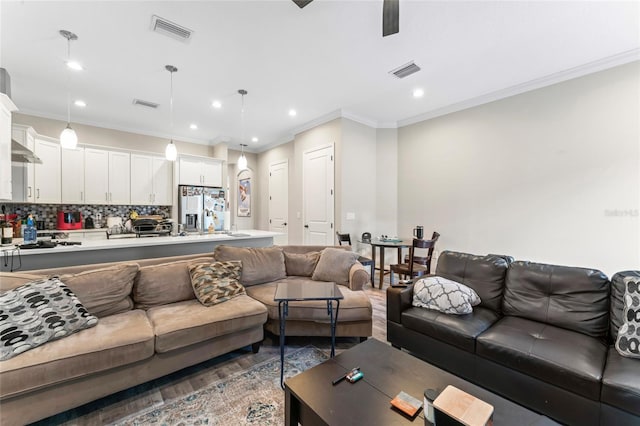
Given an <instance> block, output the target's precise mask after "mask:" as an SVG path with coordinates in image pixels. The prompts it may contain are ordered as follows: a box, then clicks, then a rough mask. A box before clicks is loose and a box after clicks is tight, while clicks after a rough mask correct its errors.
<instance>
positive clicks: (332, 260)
mask: <svg viewBox="0 0 640 426" xmlns="http://www.w3.org/2000/svg"><path fill="white" fill-rule="evenodd" d="M358 257H359V255H358V253H354V252H352V251H345V250H341V249H337V248H333V247H328V248H326V249H324V250H322V252H320V259H319V260H318V264H317V265H316V269H315V270H314V271H313V275H312V276H311V279H313V280H314V281H329V282H334V283H336V284H342V285H348V284H349V270H350V269H351V267H352V266H353V265H355V264H356V263H357V262H358Z"/></svg>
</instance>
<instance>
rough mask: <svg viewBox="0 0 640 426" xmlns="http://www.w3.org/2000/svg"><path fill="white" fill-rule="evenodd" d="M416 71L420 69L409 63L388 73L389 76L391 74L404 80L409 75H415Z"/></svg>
mask: <svg viewBox="0 0 640 426" xmlns="http://www.w3.org/2000/svg"><path fill="white" fill-rule="evenodd" d="M418 71H420V67H419V66H417V65H416V64H414V63H413V61H411V62H409V63H408V64H404V65H402V66H400V67H398V68H396V69H395V70H391V71H389V74H393V75H395V76H396V77H398V78H405V77H408V76H410V75H411V74H414V73H417V72H418Z"/></svg>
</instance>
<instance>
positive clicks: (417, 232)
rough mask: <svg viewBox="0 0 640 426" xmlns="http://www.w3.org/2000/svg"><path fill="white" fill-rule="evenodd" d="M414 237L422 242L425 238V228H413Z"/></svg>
mask: <svg viewBox="0 0 640 426" xmlns="http://www.w3.org/2000/svg"><path fill="white" fill-rule="evenodd" d="M413 236H414V237H416V238H417V239H419V240H421V239H423V238H424V226H421V225H418V226H416V227H415V228H413Z"/></svg>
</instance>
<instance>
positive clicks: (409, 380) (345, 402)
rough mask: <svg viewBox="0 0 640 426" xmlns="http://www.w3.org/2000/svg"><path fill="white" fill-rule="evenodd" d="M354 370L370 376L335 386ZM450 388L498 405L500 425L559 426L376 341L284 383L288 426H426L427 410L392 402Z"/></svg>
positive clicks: (497, 422) (496, 417) (495, 418)
mask: <svg viewBox="0 0 640 426" xmlns="http://www.w3.org/2000/svg"><path fill="white" fill-rule="evenodd" d="M354 367H360V370H361V371H362V372H363V373H364V378H363V379H362V380H360V381H358V382H356V383H349V382H347V381H344V380H343V381H342V382H340V383H338V384H337V385H335V386H333V385H332V384H331V381H332V380H334V379H336V378H338V377H340V376H342V375H343V374H345V373H346V372H347V371H349V370H351V369H352V368H354ZM447 385H453V386H455V387H457V388H459V389H462V390H463V391H465V392H467V393H469V394H471V395H474V396H476V397H477V398H480V399H482V400H483V401H486V402H487V403H489V404H491V405H493V406H494V414H493V424H494V425H496V426H500V425H521V426H525V425H538V426H542V425H556V424H557V423H555V422H554V421H552V420H550V419H549V418H547V417H544V416H542V415H540V414H537V413H535V412H533V411H530V410H527V409H526V408H524V407H522V406H520V405H518V404H515V403H513V402H511V401H508V400H507V399H504V398H502V397H500V396H498V395H496V394H494V393H492V392H489V391H487V390H485V389H482V388H481V387H479V386H476V385H474V384H472V383H469V382H467V381H466V380H463V379H461V378H459V377H456V376H454V375H453V374H451V373H447V372H446V371H444V370H441V369H439V368H437V367H434V366H432V365H430V364H428V363H426V362H424V361H421V360H420V359H418V358H416V357H414V356H412V355H409V354H408V353H406V352H402V351H401V350H399V349H395V348H392V347H391V346H390V345H388V344H386V343H383V342H380V341H379V340H376V339H369V340H367V341H366V342H364V343H361V344H359V345H356V346H354V347H353V348H351V349H349V350H347V351H345V352H343V353H341V354H340V355H338V356H336V357H335V358H332V359H329V360H327V361H325V362H323V363H322V364H320V365H318V366H316V367H313V368H311V369H309V370H307V371H305V372H303V373H301V374H298V375H297V376H294V377H292V378H290V379H287V381H286V382H285V383H284V386H285V424H286V425H287V426H290V425H294V426H297V424H298V423H300V424H302V425H304V426H309V425H407V424H415V425H420V426H422V425H424V424H425V419H424V416H423V412H422V411H420V414H418V416H417V417H415V418H414V419H410V418H408V417H405V416H404V415H402V414H400V413H398V412H397V411H395V410H393V409H392V408H391V405H390V403H389V401H391V399H392V398H393V397H395V396H396V395H397V394H398V393H399V392H400V391H405V392H406V393H408V394H409V395H412V396H413V397H415V398H418V399H420V400H422V399H423V394H424V391H425V389H437V390H439V391H442V390H444V388H445V387H446V386H447Z"/></svg>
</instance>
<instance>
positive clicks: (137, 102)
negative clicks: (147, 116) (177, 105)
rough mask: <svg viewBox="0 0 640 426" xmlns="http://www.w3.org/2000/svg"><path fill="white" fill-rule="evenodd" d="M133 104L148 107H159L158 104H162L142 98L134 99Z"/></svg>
mask: <svg viewBox="0 0 640 426" xmlns="http://www.w3.org/2000/svg"><path fill="white" fill-rule="evenodd" d="M133 104H134V105H140V106H143V107H147V108H154V109H155V108H158V106H159V105H160V104H157V103H155V102H149V101H143V100H142V99H134V100H133Z"/></svg>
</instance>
